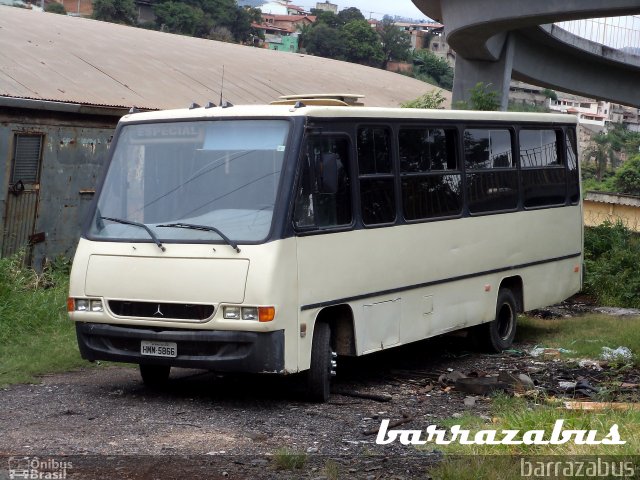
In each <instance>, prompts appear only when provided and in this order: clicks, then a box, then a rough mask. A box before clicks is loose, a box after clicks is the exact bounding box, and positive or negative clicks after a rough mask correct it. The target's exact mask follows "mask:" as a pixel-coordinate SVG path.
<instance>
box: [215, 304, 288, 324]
mask: <svg viewBox="0 0 640 480" xmlns="http://www.w3.org/2000/svg"><path fill="white" fill-rule="evenodd" d="M275 316H276V309H275V307H231V306H229V307H223V309H222V317H223V318H224V319H225V320H250V321H254V322H270V321H272V320H273V319H274V318H275Z"/></svg>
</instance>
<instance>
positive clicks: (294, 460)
mask: <svg viewBox="0 0 640 480" xmlns="http://www.w3.org/2000/svg"><path fill="white" fill-rule="evenodd" d="M273 461H274V465H275V467H276V469H277V470H298V469H301V468H302V467H304V465H305V463H307V454H306V453H302V452H298V451H296V450H291V449H289V448H287V447H282V448H279V449H278V450H276V453H275V454H274V456H273Z"/></svg>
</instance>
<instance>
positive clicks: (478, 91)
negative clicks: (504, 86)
mask: <svg viewBox="0 0 640 480" xmlns="http://www.w3.org/2000/svg"><path fill="white" fill-rule="evenodd" d="M490 86H491V84H488V85H485V84H484V83H482V82H478V83H476V85H475V87H473V88H472V89H471V90H469V104H470V105H471V109H472V110H486V111H495V110H498V109H499V108H500V100H498V92H496V91H495V90H491V89H490V88H489V87H490Z"/></svg>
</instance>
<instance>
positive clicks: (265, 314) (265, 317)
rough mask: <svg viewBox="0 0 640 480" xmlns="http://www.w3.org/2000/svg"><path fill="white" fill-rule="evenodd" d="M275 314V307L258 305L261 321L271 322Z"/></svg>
mask: <svg viewBox="0 0 640 480" xmlns="http://www.w3.org/2000/svg"><path fill="white" fill-rule="evenodd" d="M275 316H276V309H275V307H258V320H260V321H261V322H270V321H271V320H273V319H274V318H275Z"/></svg>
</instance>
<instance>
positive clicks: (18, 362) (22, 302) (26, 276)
mask: <svg viewBox="0 0 640 480" xmlns="http://www.w3.org/2000/svg"><path fill="white" fill-rule="evenodd" d="M69 265H70V264H69V262H68V261H66V260H64V259H57V260H55V261H54V262H52V263H50V264H49V265H48V266H47V267H46V268H45V269H44V271H43V272H42V273H37V272H35V271H34V270H33V269H31V268H29V267H25V265H24V256H23V255H22V254H17V255H14V256H11V257H8V258H1V259H0V385H4V384H8V383H15V382H28V381H33V376H34V375H38V374H42V373H47V372H53V371H63V370H68V369H69V368H73V367H77V366H79V365H82V364H84V362H83V361H82V360H81V358H80V355H79V353H78V347H77V344H76V338H75V329H74V326H73V323H72V322H70V321H69V318H68V316H67V312H66V298H67V293H68V289H69V281H68V278H69Z"/></svg>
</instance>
